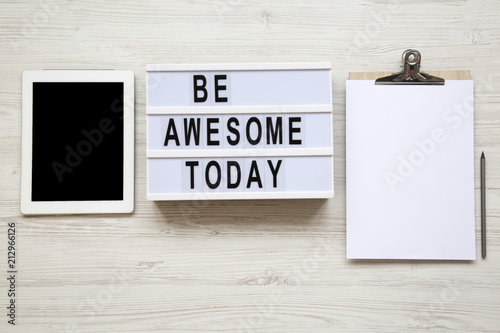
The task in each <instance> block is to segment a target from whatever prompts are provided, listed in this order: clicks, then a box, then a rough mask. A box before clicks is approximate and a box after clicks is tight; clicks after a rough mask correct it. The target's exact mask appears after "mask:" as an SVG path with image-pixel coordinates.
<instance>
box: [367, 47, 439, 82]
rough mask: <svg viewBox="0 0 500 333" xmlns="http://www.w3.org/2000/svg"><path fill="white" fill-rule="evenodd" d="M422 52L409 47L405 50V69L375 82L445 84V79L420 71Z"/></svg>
mask: <svg viewBox="0 0 500 333" xmlns="http://www.w3.org/2000/svg"><path fill="white" fill-rule="evenodd" d="M421 59H422V57H421V56H420V52H418V51H417V50H412V49H408V50H406V51H404V52H403V56H402V60H403V66H402V67H403V70H402V71H401V72H400V73H395V74H392V75H389V76H385V77H381V78H378V79H377V80H375V84H421V85H444V79H442V78H440V77H437V76H432V75H429V74H426V73H421V72H420V60H421Z"/></svg>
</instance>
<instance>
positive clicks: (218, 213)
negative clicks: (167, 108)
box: [0, 0, 500, 333]
mask: <svg viewBox="0 0 500 333" xmlns="http://www.w3.org/2000/svg"><path fill="white" fill-rule="evenodd" d="M499 12H500V2H498V1H478V0H468V1H467V0H462V1H440V2H434V1H429V0H425V1H400V2H398V1H394V2H391V1H385V0H372V1H366V0H363V1H361V0H356V1H328V0H321V1H320V0H317V1H304V0H295V1H289V2H285V1H280V0H266V1H264V0H259V1H243V0H219V1H208V0H191V1H181V0H175V1H174V0H171V1H159V0H156V1H149V2H146V1H130V0H122V1H98V0H92V1H82V0H71V1H70V0H43V1H40V0H37V1H1V2H0V64H1V65H0V66H1V67H0V69H1V71H0V120H1V126H2V130H1V131H0V149H1V151H0V156H1V164H0V168H1V169H0V171H1V172H0V177H1V187H0V207H1V208H0V220H1V225H0V233H1V235H0V239H1V241H0V246H1V249H0V271H4V272H6V271H7V259H6V256H7V254H6V252H7V251H6V250H7V249H6V248H7V223H8V222H16V223H17V228H18V244H17V248H18V251H17V255H18V270H19V274H18V286H17V287H18V294H17V303H18V307H17V325H16V327H15V329H12V327H10V325H7V317H6V315H5V314H6V309H5V307H6V306H7V283H6V279H5V278H2V279H0V281H1V282H0V289H1V292H0V304H1V306H0V309H3V310H0V318H2V319H1V320H0V331H2V332H4V331H11V329H12V331H17V332H293V333H296V332H423V331H430V332H447V331H451V332H500V202H499V197H500V177H499V171H500V165H499V162H500V159H499V154H500V120H499V119H500V117H499V115H500V73H499V71H500V61H499V60H498V59H499V54H500V15H499ZM410 47H411V48H416V49H418V50H419V51H420V52H421V53H422V55H423V60H422V61H423V70H425V69H428V70H453V69H470V70H471V71H472V76H473V79H474V80H475V97H476V100H475V140H476V141H475V147H476V158H477V159H476V166H479V156H480V153H481V151H483V150H484V152H485V154H486V157H487V173H488V177H487V178H488V179H487V181H488V189H487V196H488V208H487V214H488V235H487V239H488V258H487V259H486V260H482V259H479V260H477V261H475V262H417V261H397V262H393V261H348V260H346V259H345V80H346V79H347V77H348V72H350V71H396V70H398V69H399V62H400V56H401V53H402V51H403V50H405V49H406V48H410ZM276 61H330V62H332V65H333V94H334V131H335V191H336V195H335V197H334V198H333V199H330V200H324V201H322V200H265V201H257V200H256V201H235V202H232V201H213V202H160V203H155V202H148V201H146V200H145V197H146V183H145V177H146V176H145V175H146V167H145V162H146V158H145V139H146V138H145V133H146V131H145V119H146V117H145V65H146V64H148V63H153V64H154V63H209V62H276ZM40 68H81V69H86V68H87V69H90V68H114V69H131V70H133V71H134V72H135V77H136V145H135V148H136V155H135V156H136V163H135V166H136V174H135V186H136V192H135V202H136V205H135V207H136V208H135V212H134V213H133V214H131V215H110V216H104V215H93V216H46V217H23V216H22V215H21V214H20V211H19V196H20V193H19V188H20V164H21V154H20V152H21V151H20V149H21V72H22V71H23V70H24V69H40ZM476 206H477V208H476V225H477V228H476V229H477V236H476V238H477V240H478V241H479V240H480V233H479V224H480V223H479V222H480V220H479V168H477V170H476ZM477 249H478V251H479V250H480V246H479V242H478V243H477ZM478 253H480V252H478ZM2 276H5V275H2Z"/></svg>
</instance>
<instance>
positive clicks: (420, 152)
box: [346, 50, 476, 260]
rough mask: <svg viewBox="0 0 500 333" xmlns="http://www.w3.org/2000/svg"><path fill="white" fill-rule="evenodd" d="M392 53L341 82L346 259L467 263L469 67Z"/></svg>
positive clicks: (470, 236)
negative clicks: (392, 58) (381, 66)
mask: <svg viewBox="0 0 500 333" xmlns="http://www.w3.org/2000/svg"><path fill="white" fill-rule="evenodd" d="M411 55H413V57H410V56H411ZM402 58H403V64H402V67H403V69H402V71H401V72H399V73H392V74H391V73H388V72H356V73H350V74H349V80H348V81H347V82H346V85H347V86H346V202H347V204H346V206H347V207H346V215H347V221H346V232H347V254H346V256H347V258H348V259H422V260H475V259H476V253H475V214H474V135H473V124H474V121H473V83H472V81H471V80H470V77H471V73H470V71H468V70H456V71H432V72H428V73H421V72H420V62H421V56H420V53H419V52H418V51H417V50H406V51H405V52H404V53H403V57H402ZM408 62H411V64H408ZM396 78H397V79H399V81H397V82H393V80H394V79H396ZM377 81H379V84H376V82H377ZM381 81H382V83H381V84H380V82H381ZM465 103H466V104H467V105H466V106H464V105H465ZM457 105H458V109H459V111H460V110H461V111H460V112H462V114H463V116H461V115H460V114H459V113H456V114H455V111H454V108H457ZM459 111H457V112H459ZM455 116H457V118H453V117H455ZM448 120H449V122H447V121H448ZM455 121H456V122H455ZM459 122H460V123H459ZM435 140H437V141H435ZM413 162H415V163H413ZM398 170H399V171H402V172H403V173H401V174H400V173H398ZM410 171H411V172H410ZM404 172H406V174H405V173H404ZM392 176H394V178H391V177H392ZM391 180H395V182H394V183H391ZM390 185H393V186H392V187H391V186H390Z"/></svg>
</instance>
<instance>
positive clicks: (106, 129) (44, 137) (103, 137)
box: [32, 82, 123, 201]
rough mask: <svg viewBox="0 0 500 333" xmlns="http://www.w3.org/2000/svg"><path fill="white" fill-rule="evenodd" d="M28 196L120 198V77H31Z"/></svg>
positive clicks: (60, 199) (61, 198) (121, 155)
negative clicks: (93, 79) (75, 79)
mask: <svg viewBox="0 0 500 333" xmlns="http://www.w3.org/2000/svg"><path fill="white" fill-rule="evenodd" d="M32 157H33V159H32V200H33V201H88V200H123V83H122V82H34V83H33V156H32Z"/></svg>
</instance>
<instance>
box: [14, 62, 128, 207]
mask: <svg viewBox="0 0 500 333" xmlns="http://www.w3.org/2000/svg"><path fill="white" fill-rule="evenodd" d="M22 81H23V82H22V85H23V87H22V163H21V212H22V213H23V214H25V215H41V214H100V213H131V212H132V211H133V210H134V73H133V72H132V71H122V70H26V71H24V72H23V78H22ZM34 82H123V88H124V89H123V90H124V91H123V92H124V95H123V101H124V103H123V134H124V138H123V139H124V140H123V200H113V201H106V200H103V201H100V200H99V201H32V199H31V191H32V188H31V185H32V156H33V151H32V149H33V146H32V136H33V83H34Z"/></svg>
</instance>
